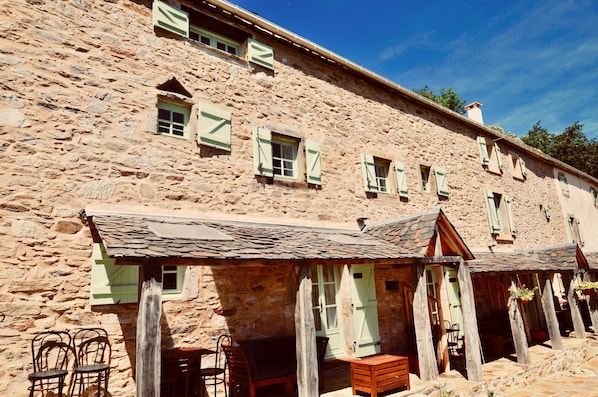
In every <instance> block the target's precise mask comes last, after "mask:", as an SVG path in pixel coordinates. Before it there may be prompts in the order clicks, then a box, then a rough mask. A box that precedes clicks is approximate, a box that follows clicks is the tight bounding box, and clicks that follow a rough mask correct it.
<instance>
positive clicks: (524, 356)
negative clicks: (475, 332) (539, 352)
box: [508, 276, 531, 364]
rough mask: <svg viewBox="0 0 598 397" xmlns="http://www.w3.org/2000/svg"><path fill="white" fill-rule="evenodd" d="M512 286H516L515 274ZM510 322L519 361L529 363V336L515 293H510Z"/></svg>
mask: <svg viewBox="0 0 598 397" xmlns="http://www.w3.org/2000/svg"><path fill="white" fill-rule="evenodd" d="M511 287H512V288H515V287H516V284H515V279H514V276H513V278H512V279H511ZM508 310H509V323H510V324H511V334H512V335H513V343H514V345H515V354H516V355H517V362H518V363H519V364H529V363H530V362H531V361H530V355H529V348H528V345H527V337H526V335H525V327H524V325H523V318H522V317H521V310H520V308H519V303H518V302H517V298H516V297H515V294H514V293H511V294H510V295H509V300H508Z"/></svg>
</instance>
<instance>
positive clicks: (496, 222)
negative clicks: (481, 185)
mask: <svg viewBox="0 0 598 397" xmlns="http://www.w3.org/2000/svg"><path fill="white" fill-rule="evenodd" d="M484 193H485V196H484V197H485V198H486V213H487V214H488V223H489V224H490V232H491V233H493V234H496V233H500V232H501V230H502V227H501V224H500V217H499V216H498V208H497V207H496V201H494V193H492V192H491V191H489V190H486V191H484Z"/></svg>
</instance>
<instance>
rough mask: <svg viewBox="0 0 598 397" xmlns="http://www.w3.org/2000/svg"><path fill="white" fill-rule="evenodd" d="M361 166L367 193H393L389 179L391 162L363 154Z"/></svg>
mask: <svg viewBox="0 0 598 397" xmlns="http://www.w3.org/2000/svg"><path fill="white" fill-rule="evenodd" d="M361 165H362V172H363V182H364V185H365V190H366V192H370V193H390V192H391V190H392V187H391V182H390V179H389V171H390V160H386V159H382V158H379V157H374V156H373V155H371V154H368V153H362V154H361Z"/></svg>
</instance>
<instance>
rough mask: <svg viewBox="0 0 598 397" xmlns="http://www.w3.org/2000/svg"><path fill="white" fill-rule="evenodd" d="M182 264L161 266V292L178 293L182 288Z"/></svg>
mask: <svg viewBox="0 0 598 397" xmlns="http://www.w3.org/2000/svg"><path fill="white" fill-rule="evenodd" d="M183 269H184V268H183V266H162V294H164V295H174V294H180V293H181V292H182V290H183Z"/></svg>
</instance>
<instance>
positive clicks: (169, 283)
mask: <svg viewBox="0 0 598 397" xmlns="http://www.w3.org/2000/svg"><path fill="white" fill-rule="evenodd" d="M162 278H163V280H162V288H163V289H176V279H177V274H176V273H166V274H163V275H162Z"/></svg>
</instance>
